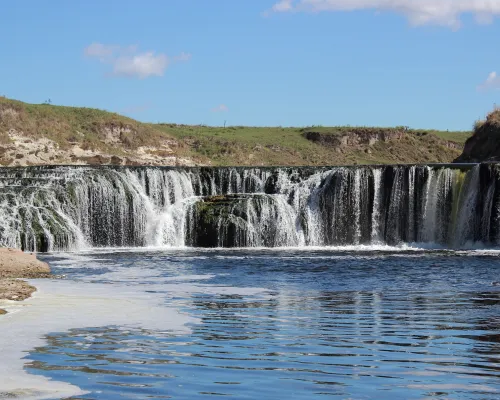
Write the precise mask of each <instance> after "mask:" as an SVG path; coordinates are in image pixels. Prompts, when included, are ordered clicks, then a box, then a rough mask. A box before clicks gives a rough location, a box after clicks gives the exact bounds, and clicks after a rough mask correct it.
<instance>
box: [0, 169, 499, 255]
mask: <svg viewBox="0 0 500 400" xmlns="http://www.w3.org/2000/svg"><path fill="white" fill-rule="evenodd" d="M499 241H500V167H499V166H497V165H495V164H482V165H447V166H444V165H430V166H373V167H372V166H366V167H364V166H363V167H331V168H327V167H323V168H310V167H303V168H291V167H287V168H208V167H207V168H158V167H108V166H101V167H88V166H81V167H77V166H75V167H26V168H0V245H1V246H9V247H18V248H22V249H25V250H35V251H55V250H72V249H81V248H85V247H125V246H127V247H128V246H134V247H135V246H205V247H206V246H210V247H215V246H221V247H235V246H237V247H256V246H266V247H277V246H280V247H281V246H294V247H295V246H337V245H358V244H367V245H368V244H389V245H398V244H402V243H430V244H433V245H440V246H445V247H453V248H460V247H463V246H468V245H471V244H474V243H478V242H481V243H482V244H483V245H487V246H496V245H498V244H500V243H499Z"/></svg>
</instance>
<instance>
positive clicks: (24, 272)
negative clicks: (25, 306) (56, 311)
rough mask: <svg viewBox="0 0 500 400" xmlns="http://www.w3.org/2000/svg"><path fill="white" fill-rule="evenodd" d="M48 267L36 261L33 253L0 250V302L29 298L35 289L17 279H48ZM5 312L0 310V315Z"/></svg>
mask: <svg viewBox="0 0 500 400" xmlns="http://www.w3.org/2000/svg"><path fill="white" fill-rule="evenodd" d="M49 276H50V267H49V265H48V264H47V263H44V262H42V261H40V260H37V258H36V256H35V255H34V254H33V253H24V252H22V251H21V250H17V249H5V248H0V301H1V300H14V301H22V300H25V299H26V298H28V297H30V296H31V294H32V293H33V292H35V291H36V288H35V287H33V286H31V285H30V284H28V283H27V282H24V281H21V280H19V278H28V279H34V278H48V277H49ZM1 314H5V311H4V310H2V309H0V315H1Z"/></svg>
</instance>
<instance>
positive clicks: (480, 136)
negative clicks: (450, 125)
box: [454, 110, 500, 163]
mask: <svg viewBox="0 0 500 400" xmlns="http://www.w3.org/2000/svg"><path fill="white" fill-rule="evenodd" d="M499 161H500V110H495V111H493V112H492V113H490V114H489V115H488V117H487V118H486V121H480V122H478V123H476V126H475V128H474V134H473V135H472V136H471V137H470V138H469V139H468V140H467V142H465V146H464V151H463V153H462V154H461V155H460V157H458V158H457V159H455V160H454V162H456V163H470V162H499Z"/></svg>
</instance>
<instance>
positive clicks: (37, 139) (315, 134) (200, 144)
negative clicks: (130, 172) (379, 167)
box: [0, 98, 471, 166]
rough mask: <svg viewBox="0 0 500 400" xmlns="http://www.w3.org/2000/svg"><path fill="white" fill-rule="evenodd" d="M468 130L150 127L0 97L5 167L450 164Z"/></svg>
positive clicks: (88, 111)
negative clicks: (89, 164)
mask: <svg viewBox="0 0 500 400" xmlns="http://www.w3.org/2000/svg"><path fill="white" fill-rule="evenodd" d="M470 134H471V133H470V132H448V131H446V132H442V131H424V130H411V129H408V128H406V127H395V128H370V127H320V126H315V127H302V128H282V127H269V128H266V127H243V126H229V127H226V128H223V127H207V126H200V125H196V126H191V125H177V124H147V123H141V122H138V121H135V120H133V119H130V118H127V117H124V116H121V115H118V114H115V113H110V112H106V111H102V110H97V109H92V108H77V107H64V106H55V105H49V104H27V103H23V102H20V101H16V100H10V99H6V98H0V163H2V164H3V165H30V164H47V163H49V164H67V163H105V164H109V163H112V164H150V165H197V164H204V165H214V166H215V165H340V164H374V163H376V164H379V163H380V164H384V163H428V162H450V161H452V160H453V159H454V158H456V157H457V156H458V155H459V154H460V153H461V150H462V148H463V144H464V142H465V141H466V140H467V138H468V137H469V136H470Z"/></svg>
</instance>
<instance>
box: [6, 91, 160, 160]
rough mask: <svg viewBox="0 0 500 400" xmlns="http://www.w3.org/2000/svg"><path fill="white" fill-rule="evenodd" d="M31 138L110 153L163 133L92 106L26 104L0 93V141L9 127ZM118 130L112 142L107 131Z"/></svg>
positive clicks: (150, 142)
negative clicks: (114, 141)
mask: <svg viewBox="0 0 500 400" xmlns="http://www.w3.org/2000/svg"><path fill="white" fill-rule="evenodd" d="M12 129H13V130H15V131H16V132H22V133H23V134H24V135H26V136H28V137H33V138H41V137H43V138H47V139H50V140H53V141H54V142H56V143H57V144H59V146H60V148H62V149H65V148H68V147H70V146H72V145H73V144H75V143H78V144H80V145H81V146H82V148H84V149H93V150H101V151H103V152H107V153H110V154H119V153H122V151H121V150H122V149H135V148H137V147H139V146H147V145H158V140H162V139H166V135H165V134H164V133H163V132H161V131H159V130H158V129H155V128H153V127H151V126H150V125H148V124H143V123H140V122H138V121H135V120H133V119H131V118H127V117H124V116H121V115H119V114H116V113H111V112H107V111H103V110H98V109H94V108H83V107H65V106H55V105H50V104H48V103H44V104H28V103H23V102H21V101H16V100H10V99H6V98H4V97H3V98H2V97H0V141H1V142H3V143H8V142H9V138H8V132H9V131H10V130H12ZM113 129H115V130H116V129H117V130H118V131H120V133H119V134H118V137H117V138H116V140H117V141H119V142H120V146H116V144H114V143H112V140H110V138H109V137H108V136H109V134H108V132H109V131H113Z"/></svg>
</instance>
